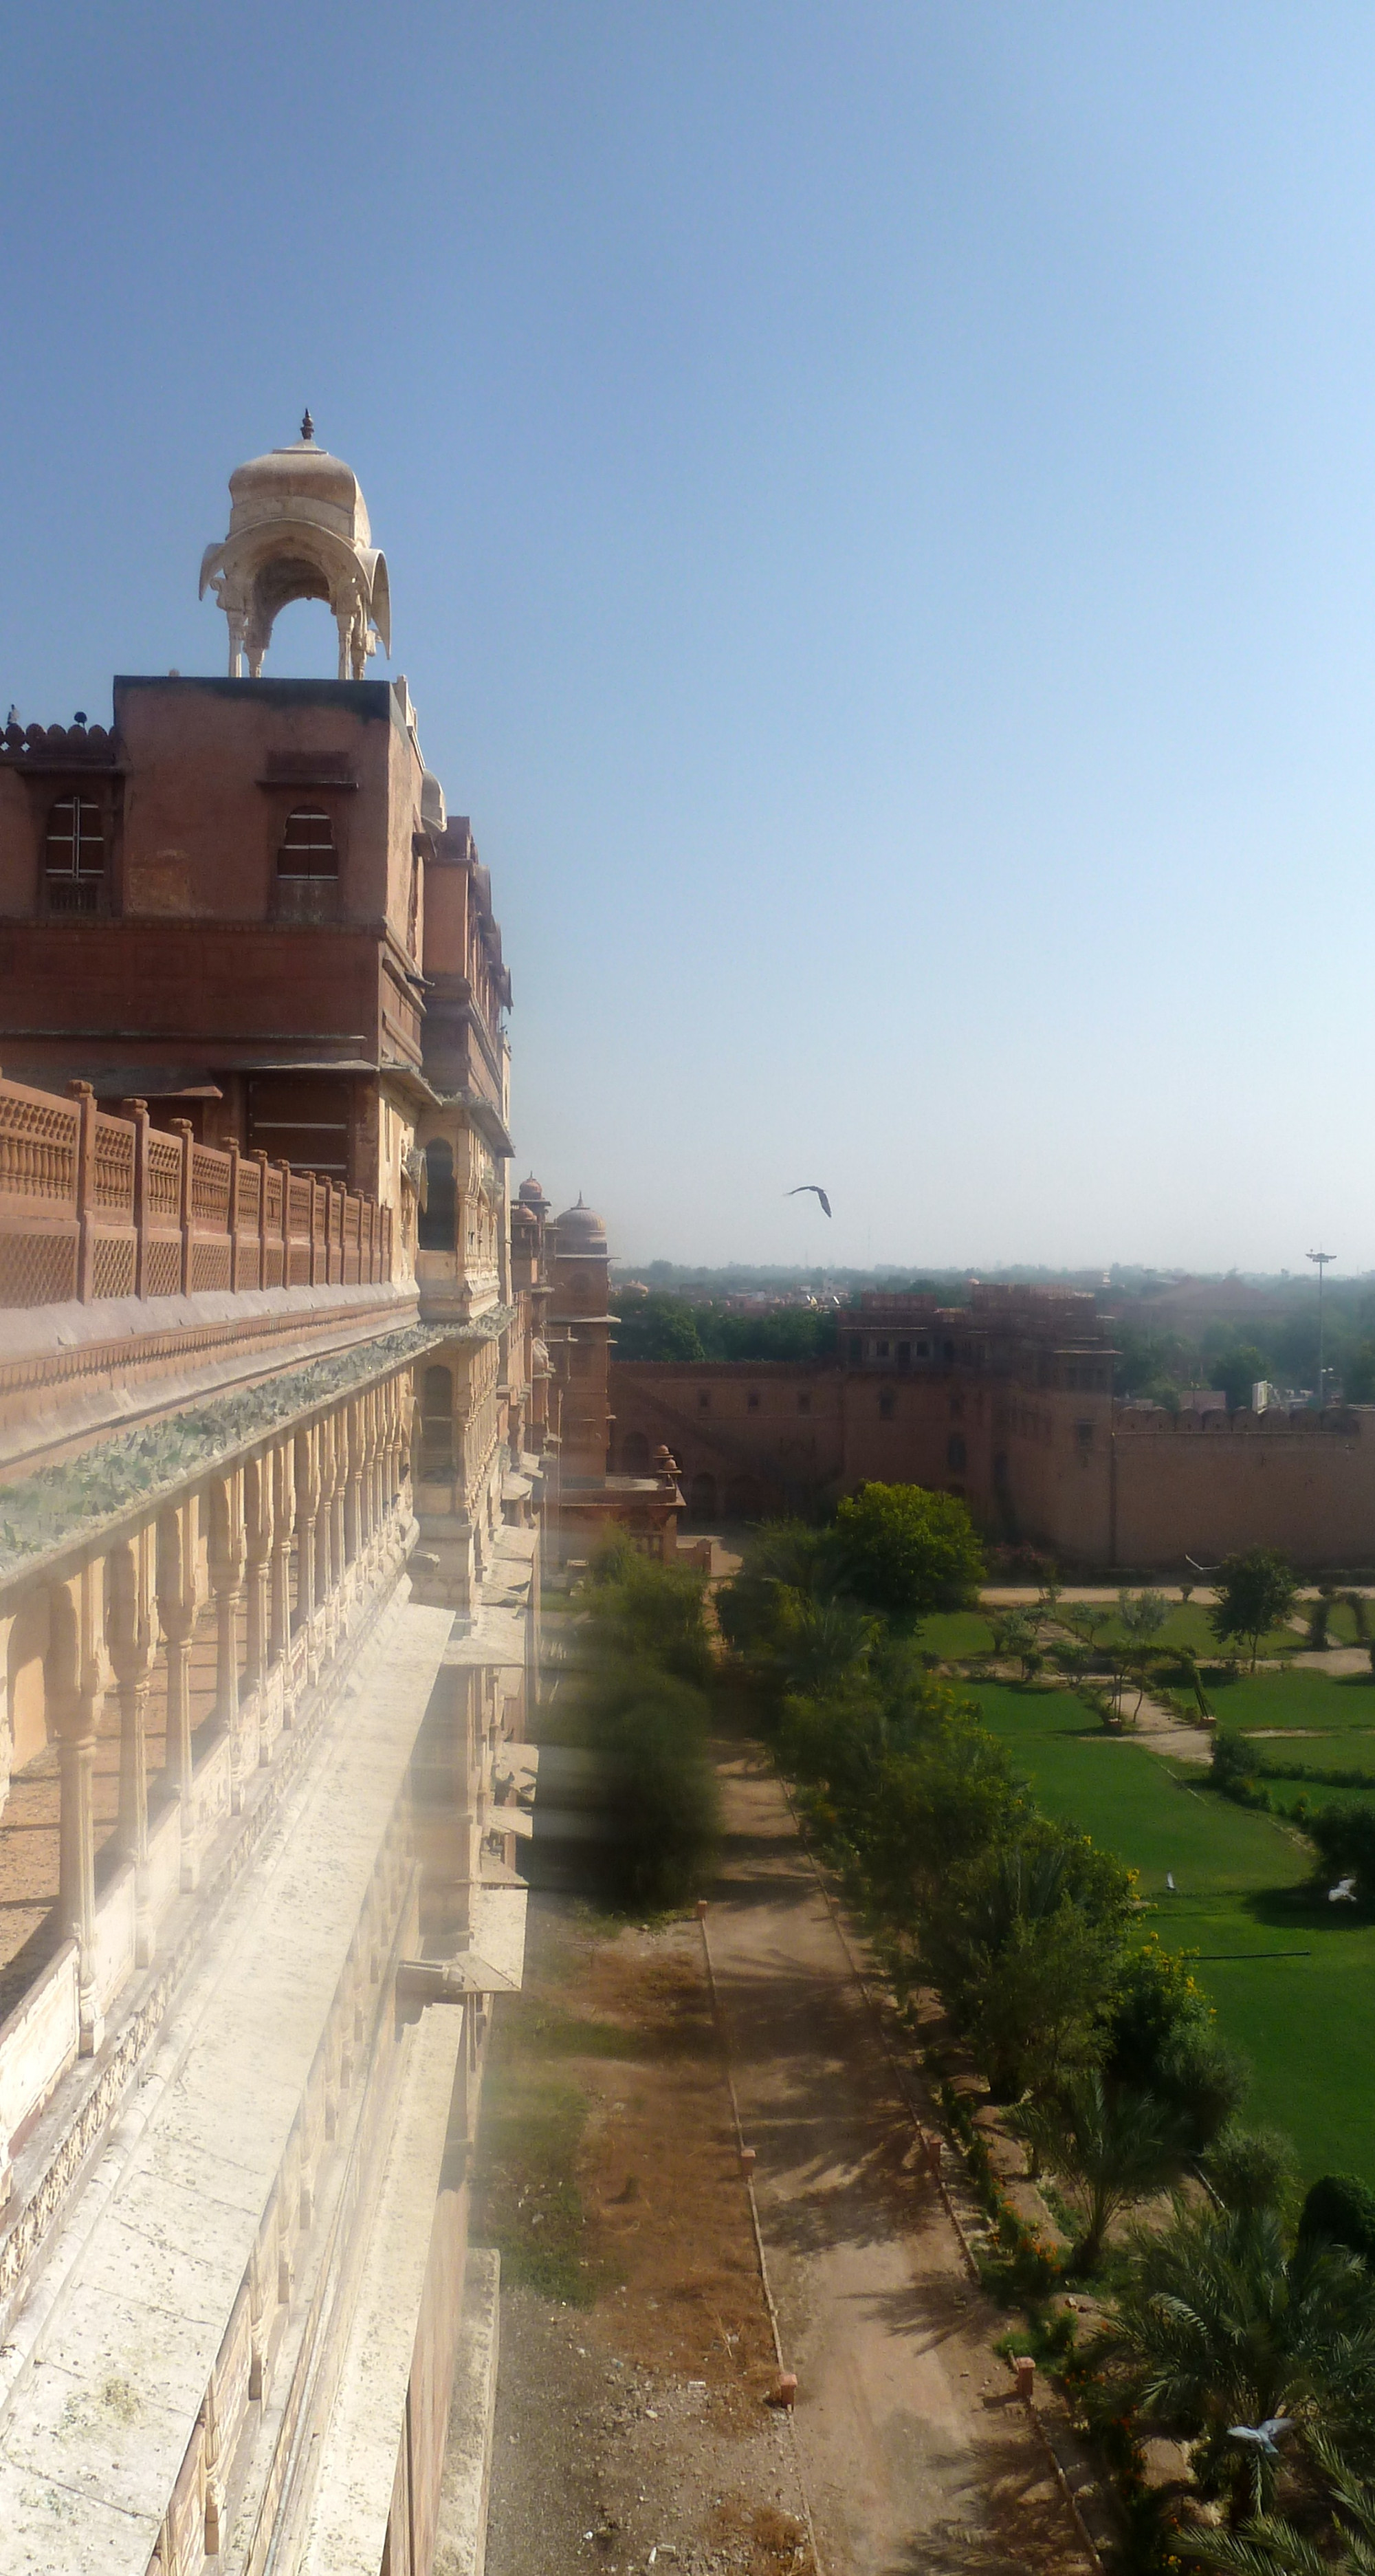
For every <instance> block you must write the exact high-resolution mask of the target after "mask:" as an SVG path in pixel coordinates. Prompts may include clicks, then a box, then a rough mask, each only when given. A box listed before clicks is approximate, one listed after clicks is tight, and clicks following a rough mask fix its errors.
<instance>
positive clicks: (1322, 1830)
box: [1305, 1805, 1375, 1906]
mask: <svg viewBox="0 0 1375 2576" xmlns="http://www.w3.org/2000/svg"><path fill="white" fill-rule="evenodd" d="M1305 1830H1306V1831H1307V1833H1308V1836H1309V1839H1310V1840H1311V1841H1312V1842H1314V1843H1316V1845H1317V1848H1318V1857H1319V1860H1320V1861H1321V1863H1322V1872H1321V1875H1322V1878H1323V1879H1324V1880H1326V1881H1332V1882H1335V1881H1336V1880H1338V1879H1341V1878H1354V1880H1355V1882H1356V1888H1355V1894H1356V1901H1357V1903H1358V1904H1359V1905H1362V1906H1369V1905H1370V1904H1371V1903H1372V1902H1375V1815H1372V1813H1371V1811H1370V1809H1369V1808H1368V1807H1355V1806H1346V1805H1342V1806H1333V1807H1324V1808H1322V1809H1321V1810H1320V1811H1319V1813H1318V1814H1316V1815H1313V1816H1310V1817H1309V1819H1308V1822H1307V1826H1306V1829H1305Z"/></svg>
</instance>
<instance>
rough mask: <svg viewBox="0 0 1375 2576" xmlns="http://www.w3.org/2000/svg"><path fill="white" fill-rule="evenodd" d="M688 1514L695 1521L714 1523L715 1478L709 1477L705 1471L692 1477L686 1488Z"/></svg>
mask: <svg viewBox="0 0 1375 2576" xmlns="http://www.w3.org/2000/svg"><path fill="white" fill-rule="evenodd" d="M688 1512H689V1515H690V1517H691V1518H692V1519H693V1520H695V1521H714V1520H715V1518H716V1478H715V1477H714V1476H709V1475H708V1474H707V1473H706V1471H705V1469H703V1471H702V1472H701V1473H700V1474H699V1475H696V1476H694V1477H693V1479H692V1483H691V1485H690V1486H689V1487H688Z"/></svg>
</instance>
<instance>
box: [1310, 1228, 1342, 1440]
mask: <svg viewBox="0 0 1375 2576" xmlns="http://www.w3.org/2000/svg"><path fill="white" fill-rule="evenodd" d="M1308 1258H1309V1260H1310V1261H1316V1263H1317V1265H1318V1411H1319V1413H1321V1411H1322V1409H1323V1406H1324V1404H1325V1403H1326V1401H1327V1371H1326V1369H1325V1368H1324V1367H1323V1338H1322V1283H1323V1273H1324V1270H1325V1268H1326V1266H1327V1263H1328V1262H1329V1261H1335V1260H1336V1258H1337V1256H1336V1254H1335V1252H1310V1253H1309V1255H1308Z"/></svg>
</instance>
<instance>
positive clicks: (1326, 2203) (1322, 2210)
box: [1299, 2174, 1375, 2266]
mask: <svg viewBox="0 0 1375 2576" xmlns="http://www.w3.org/2000/svg"><path fill="white" fill-rule="evenodd" d="M1318 2242H1322V2243H1324V2244H1328V2245H1344V2246H1345V2247H1346V2248H1347V2250H1348V2252H1349V2253H1352V2254H1359V2256H1360V2258H1361V2261H1362V2262H1363V2263H1369V2264H1371V2265H1372V2266H1375V2191H1372V2190H1371V2188H1370V2185H1369V2183H1365V2182H1361V2181H1359V2180H1358V2178H1357V2176H1356V2175H1355V2174H1324V2175H1323V2176H1322V2178H1321V2180H1320V2181H1318V2182H1315V2183H1314V2185H1313V2188H1312V2190H1311V2191H1310V2193H1309V2195H1308V2198H1307V2199H1306V2201H1305V2202H1304V2204H1303V2212H1302V2215H1301V2217H1300V2219H1299V2243H1300V2245H1312V2244H1316V2243H1318Z"/></svg>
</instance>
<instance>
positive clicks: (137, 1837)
mask: <svg viewBox="0 0 1375 2576" xmlns="http://www.w3.org/2000/svg"><path fill="white" fill-rule="evenodd" d="M153 1559H154V1533H153V1529H152V1527H151V1525H150V1526H149V1527H148V1528H147V1529H144V1530H140V1531H139V1533H138V1536H137V1537H136V1538H134V1539H132V1540H130V1541H129V1542H128V1543H127V1544H126V1545H125V1546H123V1547H117V1548H116V1549H115V1550H114V1551H113V1553H112V1555H111V1556H110V1557H109V1559H108V1561H107V1568H106V1613H105V1616H106V1640H107V1644H108V1648H109V1656H110V1662H111V1665H112V1667H113V1670H114V1676H115V1680H116V1683H117V1684H118V1688H119V1848H120V1851H121V1853H122V1855H123V1857H124V1859H125V1860H128V1861H132V1863H133V1865H134V1901H135V1951H134V1956H135V1961H136V1963H137V1965H138V1966H139V1967H140V1968H146V1967H147V1966H148V1964H149V1961H150V1960H151V1958H152V1956H153V1949H154V1943H155V1937H156V1936H155V1927H154V1923H153V1916H152V1891H151V1888H150V1886H149V1880H148V1684H149V1681H150V1679H151V1676H152V1670H153V1654H154V1641H153Z"/></svg>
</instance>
